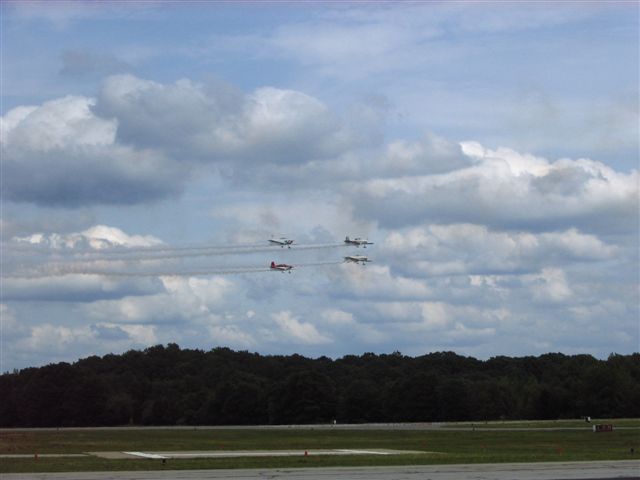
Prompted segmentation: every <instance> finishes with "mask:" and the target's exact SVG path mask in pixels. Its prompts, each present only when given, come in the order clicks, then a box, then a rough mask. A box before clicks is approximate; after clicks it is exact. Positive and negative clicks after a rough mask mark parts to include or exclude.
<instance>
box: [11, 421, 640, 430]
mask: <svg viewBox="0 0 640 480" xmlns="http://www.w3.org/2000/svg"><path fill="white" fill-rule="evenodd" d="M514 423H515V422H514ZM516 424H517V423H516ZM614 428H615V430H640V427H638V426H632V427H628V426H617V425H614ZM591 429H592V425H590V424H585V425H584V426H580V427H577V426H563V425H558V426H553V427H518V426H513V427H512V426H510V425H509V422H505V423H503V424H499V425H496V426H492V425H491V424H488V425H487V424H483V423H477V424H476V425H473V424H465V425H459V424H456V423H455V422H454V423H444V422H442V423H440V422H434V423H431V422H417V423H344V424H342V423H338V424H333V423H324V424H311V425H195V426H191V425H190V426H186V425H178V426H160V427H158V426H135V427H130V426H121V427H63V428H55V427H42V428H2V429H0V432H38V431H43V432H46V431H49V432H50V431H84V430H91V431H94V430H105V431H110V430H447V431H457V432H471V431H480V430H482V431H502V432H506V431H512V432H528V431H559V430H583V431H586V430H588V431H591Z"/></svg>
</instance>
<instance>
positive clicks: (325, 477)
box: [2, 460, 640, 480]
mask: <svg viewBox="0 0 640 480" xmlns="http://www.w3.org/2000/svg"><path fill="white" fill-rule="evenodd" d="M2 479H3V480H32V479H33V480H63V479H65V480H156V479H157V480H170V479H175V480H196V479H198V480H222V479H231V480H264V479H270V480H329V479H332V480H333V479H337V480H516V479H517V480H613V479H618V480H620V479H627V480H631V479H634V480H639V479H640V460H628V461H626V460H625V461H599V462H541V463H499V464H495V463H492V464H474V465H428V466H422V465H419V466H400V467H349V468H345V467H334V468H292V469H250V470H161V471H153V472H78V473H9V474H3V475H2Z"/></svg>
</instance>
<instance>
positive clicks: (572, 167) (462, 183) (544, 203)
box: [348, 143, 640, 232]
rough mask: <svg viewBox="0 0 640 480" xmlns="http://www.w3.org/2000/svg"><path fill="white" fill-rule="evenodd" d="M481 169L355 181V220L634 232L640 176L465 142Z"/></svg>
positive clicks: (389, 225)
mask: <svg viewBox="0 0 640 480" xmlns="http://www.w3.org/2000/svg"><path fill="white" fill-rule="evenodd" d="M465 145H466V147H465V148H466V152H467V154H468V155H470V157H471V158H472V159H474V160H475V162H476V165H474V166H472V167H469V168H464V169H460V170H456V171H454V172H451V173H446V174H441V175H418V176H406V177H402V178H393V179H389V178H381V179H375V180H369V181H366V182H364V183H359V184H354V185H353V186H352V188H351V190H350V191H349V193H348V195H349V196H350V198H351V199H352V202H353V204H354V206H355V207H356V208H355V213H356V215H360V216H362V217H364V218H366V219H370V220H377V221H378V222H379V223H380V224H381V225H382V226H385V227H387V228H397V227H403V226H407V225H412V224H413V225H415V224H419V223H423V222H437V223H464V222H473V223H481V224H484V225H489V226H492V227H495V228H511V229H524V230H558V229H565V230H566V229H568V228H571V227H573V228H577V229H580V230H583V231H587V232H603V231H605V232H635V231H637V225H638V219H637V215H636V213H637V208H638V198H639V190H638V183H639V178H640V177H638V171H637V170H634V171H632V172H631V173H628V174H625V173H619V172H616V171H615V170H613V169H612V168H610V167H608V166H606V165H605V164H603V163H601V162H597V161H594V160H588V159H579V160H569V159H561V160H558V161H555V162H549V161H547V160H545V159H543V158H540V157H534V156H531V155H522V154H519V153H517V152H514V151H513V150H510V149H498V150H495V151H493V150H487V149H484V148H482V147H481V146H480V145H479V144H468V143H467V144H465Z"/></svg>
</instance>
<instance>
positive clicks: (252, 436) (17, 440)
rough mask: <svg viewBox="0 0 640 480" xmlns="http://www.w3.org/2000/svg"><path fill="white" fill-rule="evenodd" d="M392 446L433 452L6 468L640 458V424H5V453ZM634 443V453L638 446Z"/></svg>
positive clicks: (42, 464) (81, 461) (7, 468)
mask: <svg viewBox="0 0 640 480" xmlns="http://www.w3.org/2000/svg"><path fill="white" fill-rule="evenodd" d="M323 448H353V449H359V448H388V449H396V450H419V451H426V452H438V453H426V454H406V455H398V456H395V455H389V456H378V455H357V456H313V455H310V456H308V457H305V456H303V455H300V456H297V457H273V458H249V457H247V458H231V459H225V458H217V459H202V458H201V459H169V460H167V462H166V464H164V465H163V464H162V462H161V461H160V460H149V459H140V460H138V459H131V460H129V459H126V460H107V459H101V458H97V457H82V458H42V457H40V458H39V459H38V460H35V459H33V458H27V459H24V458H22V459H9V458H3V459H1V460H0V472H2V473H9V472H55V471H105V470H161V469H172V470H176V469H219V468H296V467H328V466H363V465H370V466H378V465H426V464H436V463H496V462H537V461H582V460H622V459H626V460H628V459H640V455H639V454H638V450H639V449H640V430H635V429H634V430H618V431H614V432H608V433H592V432H590V431H588V430H566V431H562V430H558V431H545V430H540V431H535V430H534V431H516V432H514V431H483V430H476V431H455V430H447V429H441V430H331V429H305V430H303V429H286V428H285V429H277V430H273V429H265V430H258V429H256V430H244V429H235V430H234V429H228V430H206V429H196V430H192V429H152V430H148V429H127V430H125V429H123V430H117V429H113V430H112V429H107V430H100V429H95V430H91V429H86V430H59V431H39V430H32V431H27V430H24V431H6V430H5V431H0V454H30V455H31V454H34V453H39V454H44V453H84V452H92V451H190V450H280V449H296V450H311V449H323ZM631 449H633V450H634V453H631Z"/></svg>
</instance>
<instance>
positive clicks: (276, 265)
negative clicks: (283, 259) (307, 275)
mask: <svg viewBox="0 0 640 480" xmlns="http://www.w3.org/2000/svg"><path fill="white" fill-rule="evenodd" d="M271 270H280V271H281V272H282V273H284V272H289V273H291V270H293V265H287V264H286V263H276V262H271Z"/></svg>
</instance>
